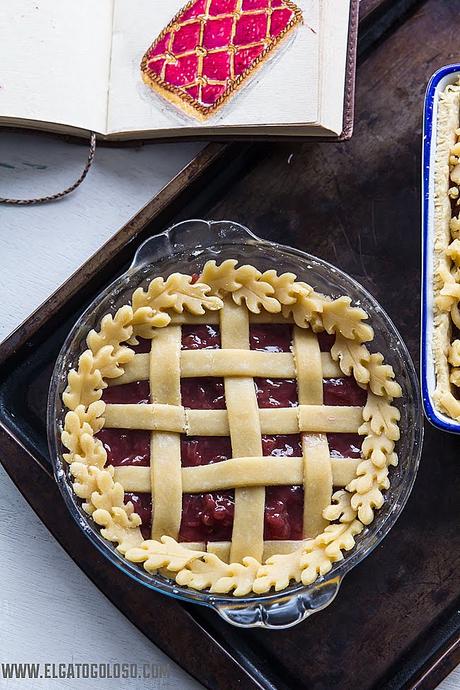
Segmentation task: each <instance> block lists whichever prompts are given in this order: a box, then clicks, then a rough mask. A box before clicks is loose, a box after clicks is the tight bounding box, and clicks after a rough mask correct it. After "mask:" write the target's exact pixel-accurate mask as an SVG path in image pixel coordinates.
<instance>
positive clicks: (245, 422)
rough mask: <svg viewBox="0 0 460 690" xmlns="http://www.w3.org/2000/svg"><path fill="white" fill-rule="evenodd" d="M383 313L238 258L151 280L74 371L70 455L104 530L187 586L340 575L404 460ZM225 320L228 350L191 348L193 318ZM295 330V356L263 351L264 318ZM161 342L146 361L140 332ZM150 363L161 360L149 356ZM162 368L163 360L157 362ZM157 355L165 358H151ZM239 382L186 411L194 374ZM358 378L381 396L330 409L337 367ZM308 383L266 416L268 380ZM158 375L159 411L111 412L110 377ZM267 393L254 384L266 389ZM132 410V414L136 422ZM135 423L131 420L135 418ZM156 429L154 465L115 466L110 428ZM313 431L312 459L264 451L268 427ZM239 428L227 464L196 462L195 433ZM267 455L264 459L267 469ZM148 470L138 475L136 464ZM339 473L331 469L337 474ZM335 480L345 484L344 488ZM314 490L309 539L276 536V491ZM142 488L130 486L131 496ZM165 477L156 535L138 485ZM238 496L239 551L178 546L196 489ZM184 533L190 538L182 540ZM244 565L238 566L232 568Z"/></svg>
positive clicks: (66, 396)
mask: <svg viewBox="0 0 460 690" xmlns="http://www.w3.org/2000/svg"><path fill="white" fill-rule="evenodd" d="M367 318H368V316H367V314H366V313H365V312H364V311H363V310H362V309H361V308H359V307H354V306H352V304H351V300H350V299H349V298H348V297H346V296H345V297H339V298H338V299H331V298H330V297H327V296H325V295H322V294H320V293H317V292H315V290H314V289H313V288H312V287H310V286H309V285H307V284H306V283H303V282H299V281H296V276H295V275H294V274H292V273H284V274H282V275H278V274H277V273H276V272H275V271H273V270H269V271H266V272H265V273H261V272H260V271H258V270H257V269H256V268H254V267H253V266H238V265H237V261H236V260H227V261H224V262H223V263H222V264H220V265H217V264H216V263H215V262H214V261H209V262H208V263H206V265H205V266H204V268H203V271H202V273H201V275H200V276H199V278H198V280H196V281H195V282H194V280H193V279H192V277H191V276H188V275H182V274H179V273H175V274H173V275H171V276H170V277H169V278H167V279H166V280H164V279H163V278H154V279H153V280H151V281H150V283H149V284H148V285H147V287H146V289H142V288H139V289H137V290H136V291H135V292H134V294H133V297H132V304H131V305H126V306H124V307H122V308H120V309H118V311H117V312H116V313H115V314H114V315H106V316H105V317H104V318H103V319H102V321H101V324H100V329H99V331H94V330H93V331H91V332H90V333H89V335H88V337H87V341H86V342H87V346H88V349H87V350H85V351H84V352H83V353H82V354H81V356H80V358H79V360H78V365H77V367H76V368H75V369H72V370H71V371H70V372H69V374H68V385H67V388H66V389H65V391H64V393H63V401H64V403H65V406H66V407H67V408H68V412H67V414H66V416H65V421H64V428H63V431H62V443H63V445H64V447H65V448H66V450H67V451H68V452H66V453H64V455H63V457H64V460H65V461H66V462H67V463H68V464H69V465H70V473H71V475H72V477H73V487H74V491H75V493H76V495H77V496H78V497H79V498H81V499H82V500H83V508H84V510H85V511H86V512H87V513H88V514H89V515H90V516H91V518H92V519H93V520H94V522H95V523H96V524H97V525H99V526H100V527H101V534H102V536H103V537H104V538H105V539H107V540H109V541H111V542H114V543H116V544H117V548H118V550H119V551H120V552H121V553H122V554H123V555H124V556H125V558H127V559H128V560H129V561H131V562H133V563H142V564H143V566H144V568H145V570H147V571H148V572H149V573H155V572H158V571H159V570H161V573H163V574H166V575H167V576H168V577H170V578H174V579H175V580H176V582H177V583H178V584H179V585H186V586H188V587H192V588H194V589H198V590H202V589H209V590H210V591H211V592H215V593H228V592H233V594H234V595H235V596H243V595H246V594H248V593H250V592H255V593H258V594H261V593H265V592H268V591H269V590H270V589H271V588H274V589H275V590H276V591H279V590H282V589H284V588H285V587H287V586H288V585H289V583H290V582H292V581H295V582H302V583H303V584H305V585H308V584H311V583H312V582H314V581H315V580H316V578H317V577H318V576H320V575H325V574H326V573H327V572H329V571H330V570H331V568H332V565H333V563H335V562H337V561H340V560H341V559H342V558H343V552H344V551H349V550H350V549H352V548H353V547H354V545H355V537H356V536H357V535H358V534H359V533H360V532H361V531H362V530H363V529H364V526H365V525H369V524H370V523H371V522H372V520H373V518H374V511H375V509H378V508H380V507H381V506H382V504H383V500H384V499H383V492H384V491H385V490H386V489H387V488H388V486H389V477H388V471H389V467H390V466H392V465H396V464H397V455H396V453H395V442H396V441H398V439H399V428H398V421H399V419H400V413H399V411H398V409H397V408H396V407H395V406H394V405H393V404H392V401H393V399H394V398H398V397H400V396H401V394H402V392H401V388H400V386H399V384H398V383H397V382H396V381H395V380H394V373H393V370H392V367H391V366H389V365H387V364H384V362H383V357H382V355H381V354H379V353H374V354H371V353H370V352H369V350H368V348H367V347H366V345H365V344H364V343H365V342H369V341H371V340H372V339H373V337H374V334H373V330H372V328H371V326H370V325H369V324H367V323H366V320H367ZM213 319H214V321H213V322H214V323H217V322H219V323H220V328H221V340H222V350H212V351H205V350H199V351H196V352H190V351H188V352H187V351H182V352H181V350H180V328H181V324H184V323H185V324H187V323H199V322H201V323H209V322H210V320H213ZM253 319H254V320H259V321H262V322H268V323H271V322H275V323H280V322H281V323H282V322H285V321H287V322H288V323H293V324H294V326H293V329H294V338H293V352H292V353H281V354H279V353H266V352H256V351H252V350H249V347H248V327H249V321H250V320H253ZM322 331H326V332H327V333H329V334H333V335H335V343H334V345H333V347H332V349H331V353H330V356H329V355H328V358H326V359H324V357H323V355H322V354H321V353H320V351H319V346H318V342H317V337H316V335H315V334H316V333H319V332H322ZM137 336H139V337H143V338H149V339H151V341H152V350H151V355H150V356H149V355H148V354H147V355H135V354H134V351H133V350H132V349H131V347H130V344H131V345H132V344H133V343H135V342H136V337H137ZM149 357H150V361H149ZM158 361H161V366H157V365H156V362H158ZM152 362H153V365H152ZM194 368H195V370H196V371H198V372H199V373H198V374H195V375H206V372H208V371H211V373H212V375H214V376H223V377H225V378H224V380H225V398H226V404H227V409H226V410H187V409H185V408H184V407H182V405H181V400H180V376H181V375H187V372H188V374H192V375H193V371H194ZM327 368H329V369H330V370H331V371H336V372H338V375H340V372H342V374H344V375H345V376H353V377H354V379H355V380H356V381H357V383H358V384H359V385H360V386H361V387H363V388H365V389H366V390H367V402H366V404H365V406H364V407H363V408H360V407H327V406H325V405H322V388H321V386H322V376H323V371H327ZM259 375H260V376H264V375H266V376H276V375H278V376H281V377H287V378H288V377H290V376H296V378H297V387H298V396H299V405H298V407H296V408H286V409H260V410H259V409H258V408H257V402H256V401H255V393H254V386H253V377H254V376H259ZM146 378H149V380H150V390H151V396H152V400H153V402H152V404H150V405H148V404H143V405H109V404H106V403H105V402H103V401H102V400H101V396H102V391H103V389H104V388H105V387H107V385H109V384H111V385H115V384H117V383H126V382H129V381H135V380H140V379H146ZM251 391H252V393H251ZM127 419H129V422H127V421H126V420H127ZM122 420H124V421H122ZM104 426H106V427H109V428H110V427H112V428H114V427H117V426H122V427H123V428H141V429H149V430H150V431H151V453H152V457H151V467H150V468H145V467H142V468H141V467H135V468H132V467H123V468H122V467H116V468H114V467H113V466H111V465H108V464H107V455H106V451H105V449H104V447H103V445H102V442H101V441H100V440H99V439H98V438H97V437H96V434H97V433H98V432H99V431H100V430H101V429H102V428H103V427H104ZM328 431H334V432H344V433H347V432H348V433H350V432H353V433H354V432H356V431H357V432H358V433H359V434H360V435H362V436H363V437H364V440H363V445H362V455H363V458H362V459H361V460H356V461H353V463H354V464H353V465H351V464H350V463H348V464H347V465H346V467H347V468H348V469H347V470H346V472H345V475H346V474H347V472H348V473H349V472H350V468H351V474H349V476H346V478H343V476H342V478H341V479H338V480H337V481H336V476H337V477H338V476H339V474H340V472H342V475H343V472H344V470H343V467H345V466H342V469H341V467H340V462H341V461H338V462H337V463H336V464H335V465H334V464H333V463H331V459H330V458H329V452H328V446H327V441H325V439H326V436H325V433H326V432H328ZM299 432H300V433H302V438H303V441H302V448H303V451H302V452H303V456H302V457H301V458H291V457H289V458H287V457H286V458H276V457H263V458H261V457H260V456H262V452H261V446H260V438H261V433H275V434H276V433H299ZM181 433H185V434H190V435H200V434H202V433H204V434H207V435H230V438H231V442H232V451H233V456H234V457H233V458H231V459H229V460H226V461H223V462H219V463H216V464H213V465H204V466H198V467H190V468H181V460H180V440H179V439H180V434H181ZM261 460H263V463H262V462H261ZM133 470H134V472H133ZM334 473H336V475H334V477H332V475H333V474H334ZM333 479H334V482H335V483H336V485H339V486H343V488H342V489H340V490H338V491H335V492H334V493H333V494H332V491H331V489H332V485H333ZM302 482H303V483H304V490H305V495H306V499H307V502H306V505H307V504H308V511H307V510H305V509H304V528H305V530H306V532H307V533H308V534H309V535H310V536H308V537H307V538H305V539H304V540H303V541H300V542H287V543H286V542H282V541H278V542H264V541H263V510H264V495H265V494H264V491H265V489H264V487H265V486H269V485H273V484H299V483H302ZM127 485H130V487H131V488H129V489H127V488H126V487H127ZM133 486H134V487H140V488H139V490H142V489H143V490H145V488H149V487H150V486H151V491H152V496H153V503H154V510H153V523H152V537H153V538H152V539H148V540H145V541H144V539H143V537H142V534H141V531H140V525H141V518H140V517H139V515H138V514H137V513H136V512H135V511H134V508H133V505H132V503H131V502H125V497H124V491H125V490H134V489H133V488H132V487H133ZM227 487H231V488H234V489H235V506H236V507H235V520H234V526H233V535H232V542H231V544H219V543H214V544H212V543H211V542H209V543H208V547H206V546H205V545H193V544H187V543H178V541H177V534H178V529H179V525H180V519H181V498H182V492H191V493H193V492H203V491H210V490H213V489H214V490H215V489H216V488H217V489H221V488H227ZM175 537H176V538H175ZM227 561H229V562H227Z"/></svg>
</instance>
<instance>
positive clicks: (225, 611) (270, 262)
mask: <svg viewBox="0 0 460 690" xmlns="http://www.w3.org/2000/svg"><path fill="white" fill-rule="evenodd" d="M229 258H237V259H240V260H241V261H242V262H244V263H246V262H247V263H250V264H251V265H253V266H255V267H256V268H259V269H261V270H267V269H270V268H272V267H276V269H277V270H278V271H279V272H286V271H291V272H293V273H295V274H296V275H297V276H298V278H299V279H300V280H304V281H305V282H306V283H308V284H310V285H312V286H314V288H315V289H316V290H318V291H320V292H322V293H325V294H327V295H330V296H332V297H339V296H340V295H344V294H345V295H348V296H349V297H351V299H352V300H353V302H354V304H356V305H358V306H359V307H362V308H363V309H364V310H365V311H366V312H368V313H369V314H370V323H371V324H372V326H373V327H374V331H375V337H374V341H373V349H374V348H375V349H377V350H378V351H380V352H382V353H384V355H385V358H386V361H387V362H388V363H389V364H391V365H392V367H393V369H394V372H395V376H396V380H397V381H398V383H399V384H400V386H401V387H402V391H403V397H402V403H400V404H399V405H398V408H399V411H400V414H401V421H400V430H401V439H400V441H399V442H398V446H397V451H398V456H399V464H398V465H397V466H396V467H393V468H392V469H391V485H390V488H389V489H388V490H387V491H386V492H385V494H384V503H383V506H382V507H381V508H380V509H379V510H378V511H377V512H376V517H375V519H374V521H373V522H372V523H371V524H370V525H368V526H367V527H365V528H364V530H363V531H362V532H361V534H360V535H359V536H358V537H357V540H356V546H355V547H354V548H353V549H352V550H350V551H349V552H347V553H346V555H345V557H344V559H343V560H340V561H338V562H337V563H335V564H334V566H333V567H332V569H331V570H330V572H328V573H327V574H326V575H323V576H320V577H319V578H318V579H316V581H315V582H314V583H313V584H311V585H302V584H292V585H291V586H289V587H287V588H285V589H283V590H282V591H280V592H273V591H269V592H268V593H267V594H263V595H256V594H250V595H247V596H242V597H238V598H235V597H234V596H232V595H231V594H230V595H227V594H212V593H210V592H209V591H205V590H204V591H195V590H194V589H191V588H189V587H185V586H180V585H178V584H177V583H176V582H174V581H173V580H170V579H168V578H167V577H164V576H163V575H161V574H158V573H157V574H149V573H148V572H146V571H145V570H143V569H142V568H141V567H139V566H138V565H136V564H135V563H131V562H130V561H128V560H126V559H125V558H123V556H122V555H121V554H120V553H119V552H118V551H117V549H116V548H115V546H114V545H113V544H111V543H110V542H108V541H106V540H105V539H104V538H103V537H102V536H101V534H100V532H99V529H98V527H97V526H96V524H95V523H94V522H93V521H92V520H91V518H90V517H89V516H88V515H87V513H85V511H84V510H83V508H82V506H81V501H80V500H79V499H78V498H77V496H76V495H75V493H74V491H73V488H72V483H71V477H70V472H69V470H68V466H67V465H66V463H65V462H64V461H63V457H62V453H63V448H62V444H61V431H62V427H63V422H64V416H65V407H64V404H63V402H62V394H63V391H64V389H65V386H66V381H67V375H68V372H69V371H70V370H71V369H72V367H73V366H75V362H76V361H77V359H78V356H79V354H80V353H81V352H82V350H83V349H84V342H85V338H86V336H87V334H88V332H89V330H90V329H92V328H94V327H96V325H97V324H98V323H99V322H100V320H101V318H102V317H103V316H104V315H105V314H107V313H113V312H114V310H116V309H117V308H118V307H120V306H121V305H123V304H126V303H127V302H128V301H129V299H130V297H131V294H132V292H133V291H134V290H135V289H136V288H138V287H139V286H145V284H146V283H147V281H148V279H149V278H151V277H152V275H155V276H163V277H166V276H168V275H170V274H171V273H173V272H176V271H184V269H185V270H186V272H187V273H190V274H195V273H199V272H200V271H201V270H202V268H203V265H204V264H205V262H206V261H208V260H211V259H214V260H216V261H218V262H219V263H220V262H221V261H225V260H226V259H229ZM422 437H423V427H422V413H421V403H420V396H419V391H418V383H417V378H416V374H415V370H414V366H413V364H412V361H411V358H410V356H409V354H408V352H407V349H406V347H405V345H404V343H403V341H402V339H401V337H400V335H399V334H398V332H397V331H396V329H395V327H394V325H393V324H392V322H391V321H390V319H389V317H388V316H387V315H386V313H385V312H384V310H383V309H382V308H381V307H380V306H379V304H378V303H377V302H376V301H375V300H374V299H373V298H372V296H371V295H369V293H367V292H366V291H365V290H364V289H363V288H362V287H361V286H360V285H359V284H358V283H356V282H355V281H354V280H353V279H352V278H350V277H349V276H347V275H345V274H344V273H342V272H341V271H339V270H338V269H336V268H335V267H333V266H331V265H330V264H328V263H326V262H325V261H322V260H320V259H317V258H315V257H312V256H309V255H307V254H305V253H303V252H300V251H298V250H295V249H291V248H289V247H284V246H281V245H278V244H274V243H271V242H267V241H265V240H262V239H260V238H258V237H256V236H255V235H253V234H252V233H251V232H250V231H249V230H248V229H247V228H245V227H243V226H241V225H239V224H237V223H233V222H230V221H216V222H213V221H203V220H191V221H184V222H182V223H179V224H178V225H175V226H173V227H172V228H170V229H169V230H167V231H166V232H164V233H162V234H160V235H157V236H155V237H152V238H150V239H148V240H146V241H145V242H144V244H143V245H142V246H141V247H140V248H139V249H138V251H137V252H136V255H135V257H134V260H133V263H132V265H131V266H130V268H129V269H128V270H127V271H126V273H124V274H123V275H122V276H120V277H119V278H117V279H116V280H115V281H114V282H113V283H112V284H111V285H109V286H108V287H107V288H106V289H105V290H104V291H103V293H101V294H100V295H99V296H98V297H97V298H96V300H95V301H94V302H93V303H92V304H91V305H90V306H89V307H88V309H87V310H86V311H85V312H84V313H83V314H82V316H81V317H80V318H79V320H78V321H77V323H76V324H75V326H74V328H73V329H72V331H71V333H70V334H69V336H68V338H67V340H66V342H65V343H64V345H63V348H62V350H61V353H60V355H59V357H58V359H57V362H56V366H55V369H54V373H53V377H52V381H51V387H50V393H49V401H48V438H49V445H50V453H51V458H52V462H53V466H54V471H55V476H56V481H57V482H58V485H59V487H60V490H61V492H62V495H63V497H64V500H65V502H66V504H67V507H68V508H69V510H70V512H71V513H72V515H73V517H74V518H75V520H76V521H77V523H78V524H79V525H80V527H81V529H82V530H83V532H84V533H85V534H86V535H87V537H88V538H89V539H90V541H91V542H92V543H93V545H94V546H96V548H98V549H99V550H100V551H101V552H102V553H103V554H104V556H105V557H106V558H108V559H109V561H110V562H111V563H112V564H113V565H115V566H116V567H118V568H120V569H121V570H122V571H123V572H125V573H126V574H128V575H129V576H130V577H132V578H133V579H134V580H136V581H137V582H139V583H141V584H143V585H145V586H147V587H150V588H151V589H154V590H156V591H158V592H162V593H164V594H167V595H169V596H173V597H176V598H178V599H183V600H185V601H189V602H195V603H198V604H203V605H206V606H209V607H211V608H213V609H215V610H216V611H217V612H218V613H219V614H220V615H221V616H222V617H223V618H224V619H225V620H226V621H228V622H229V623H232V624H234V625H239V626H241V627H253V626H259V627H265V628H274V629H277V628H285V627H289V626H292V625H295V624H297V623H299V622H300V621H302V620H303V619H305V618H306V617H308V616H309V615H311V614H312V613H314V612H316V611H319V610H321V609H323V608H325V607H326V606H327V605H328V604H329V603H331V602H332V600H333V599H334V597H335V596H336V594H337V592H338V590H339V587H340V584H341V581H342V579H343V577H344V576H345V575H346V574H347V573H348V572H349V571H350V570H351V568H353V567H354V566H355V565H357V564H358V563H359V562H360V561H361V560H362V559H363V558H365V557H366V556H367V555H368V554H369V553H370V552H371V551H372V550H373V549H374V548H375V547H376V546H377V544H379V543H380V541H381V540H382V539H383V538H384V536H385V535H386V534H387V533H388V531H389V530H390V529H391V527H392V526H393V524H394V523H395V521H396V519H397V518H398V516H399V514H400V512H401V511H402V509H403V507H404V505H405V503H406V501H407V498H408V496H409V494H410V491H411V489H412V486H413V483H414V480H415V476H416V473H417V468H418V463H419V459H420V453H421V448H422Z"/></svg>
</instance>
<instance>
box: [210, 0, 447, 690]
mask: <svg viewBox="0 0 460 690" xmlns="http://www.w3.org/2000/svg"><path fill="white" fill-rule="evenodd" d="M457 10H458V8H456V7H455V3H452V2H450V0H429V1H428V2H426V3H424V4H423V5H422V6H421V7H420V8H419V9H418V11H416V12H415V13H414V14H413V15H412V16H411V17H410V18H409V19H408V20H407V21H406V22H405V23H404V24H403V25H402V26H400V27H399V28H398V29H397V31H396V32H395V33H393V34H391V35H389V36H388V37H387V38H386V40H384V41H382V43H381V44H380V45H379V47H378V49H377V50H376V51H375V52H373V53H371V55H370V56H369V57H368V59H367V60H366V61H365V62H364V63H363V64H362V65H361V67H360V69H359V71H358V82H357V116H356V127H355V135H354V137H353V139H352V140H351V141H350V142H347V143H345V144H341V145H331V146H325V145H321V144H320V145H315V144H304V145H302V146H292V145H286V146H282V145H280V146H276V147H275V148H271V149H270V154H269V155H268V156H267V158H266V159H265V160H264V161H263V162H262V163H261V164H260V165H258V166H257V167H256V168H255V169H254V170H253V171H251V172H249V173H248V174H247V175H246V176H245V177H244V178H243V179H241V180H240V182H239V183H238V184H237V185H236V186H234V187H233V188H232V189H231V190H229V192H228V194H227V195H226V197H225V199H224V200H223V201H222V202H221V203H219V204H217V205H216V206H215V207H214V208H213V209H212V210H211V211H210V213H209V217H213V218H217V219H218V218H226V217H227V218H228V217H231V218H234V219H235V220H239V221H240V222H242V223H245V224H247V225H249V226H250V227H251V228H252V229H253V230H254V231H255V232H256V233H258V234H260V235H261V236H263V237H266V238H267V239H270V240H274V241H282V242H284V243H286V244H290V245H293V246H296V247H299V248H301V249H305V250H307V251H309V252H311V253H313V254H315V255H318V256H320V257H322V258H325V259H328V260H330V261H332V262H333V263H335V264H336V265H338V266H339V267H340V268H342V269H344V270H345V271H347V272H348V273H351V274H352V275H353V276H354V277H356V278H357V279H358V280H359V281H360V282H361V283H363V284H364V285H365V287H367V288H368V289H369V290H370V291H371V292H372V293H373V294H374V295H375V296H376V297H377V298H378V299H379V300H380V302H381V303H382V305H383V306H384V307H385V309H387V311H388V312H389V314H390V316H391V317H392V318H393V319H394V321H395V323H396V325H397V327H398V328H399V329H400V331H401V332H402V334H403V337H404V338H405V340H406V343H407V345H408V346H409V348H410V350H411V353H412V355H413V357H414V360H415V361H418V355H419V345H418V341H419V294H420V183H419V178H420V152H421V122H422V103H423V95H424V91H425V86H426V83H427V81H428V79H429V76H430V75H431V73H432V72H433V71H434V70H435V69H437V68H438V67H440V66H441V65H443V64H446V63H448V62H452V61H454V60H455V58H456V56H458V38H457V35H456V31H455V26H456V25H457V23H458V12H457ZM434 27H436V30H434ZM458 444H459V442H458V439H457V438H456V437H453V436H449V435H446V434H442V433H441V432H438V431H436V430H435V429H432V428H430V427H428V426H427V428H426V443H425V450H424V456H423V461H422V465H421V470H420V472H419V476H418V479H417V482H416V487H415V490H414V493H413V495H412V497H411V499H410V501H409V503H408V506H407V508H406V510H405V512H404V513H403V515H402V517H401V518H400V520H399V522H398V524H397V525H396V527H395V528H394V529H393V531H392V533H391V534H390V535H389V536H388V537H387V539H386V540H385V542H384V543H383V544H382V545H381V546H380V547H379V548H378V549H377V550H376V551H375V552H374V553H373V554H372V556H371V557H370V558H369V559H368V560H367V561H366V562H365V563H364V564H362V565H361V566H359V567H358V568H357V569H356V570H355V571H354V572H353V573H352V574H351V575H350V576H349V577H348V578H346V580H345V582H344V585H343V588H342V591H341V593H340V595H339V596H338V598H337V600H336V602H334V604H333V605H331V606H330V607H329V608H328V609H327V610H326V611H324V612H323V613H321V614H319V615H318V616H316V617H313V618H312V619H311V620H310V621H307V622H306V623H305V624H304V625H302V626H299V627H298V628H296V629H294V630H288V631H285V632H280V633H278V634H277V635H276V637H275V636H273V635H270V634H267V633H264V632H259V631H257V632H254V631H247V632H246V631H244V632H242V636H243V637H244V639H245V641H246V642H247V643H248V644H250V645H254V646H258V647H261V648H262V649H263V650H264V652H265V653H266V655H267V657H270V658H271V659H273V663H274V665H276V664H279V665H280V666H281V667H282V668H283V669H284V668H285V667H286V665H287V664H286V662H287V660H288V665H289V669H290V672H291V674H292V676H293V677H294V678H295V679H296V680H297V682H299V681H300V680H301V682H302V683H304V685H305V687H314V688H325V689H326V688H331V687H333V686H335V685H338V686H339V687H341V688H342V689H345V688H357V687H371V686H373V685H374V684H377V683H378V682H379V679H380V678H381V677H382V676H383V674H385V673H387V672H388V668H389V665H391V663H392V662H393V661H395V660H397V659H398V658H400V657H401V656H402V655H404V653H405V652H406V651H407V650H408V649H409V648H410V646H411V645H413V644H414V643H415V642H416V641H417V637H418V636H419V634H420V631H421V630H423V629H425V628H427V627H429V626H430V623H431V622H432V621H434V620H435V619H436V618H437V617H438V616H439V615H440V614H441V612H443V611H445V610H446V607H447V606H448V605H452V606H454V604H455V599H456V597H457V596H458V593H459V591H460V537H459V531H458V528H457V525H456V524H455V518H454V516H455V515H456V514H457V512H456V511H457V501H458V495H459V494H458V490H459V488H460V477H459V473H458V458H457V455H458V447H459V445H458ZM350 646H352V648H353V654H350ZM300 650H302V651H300Z"/></svg>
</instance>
